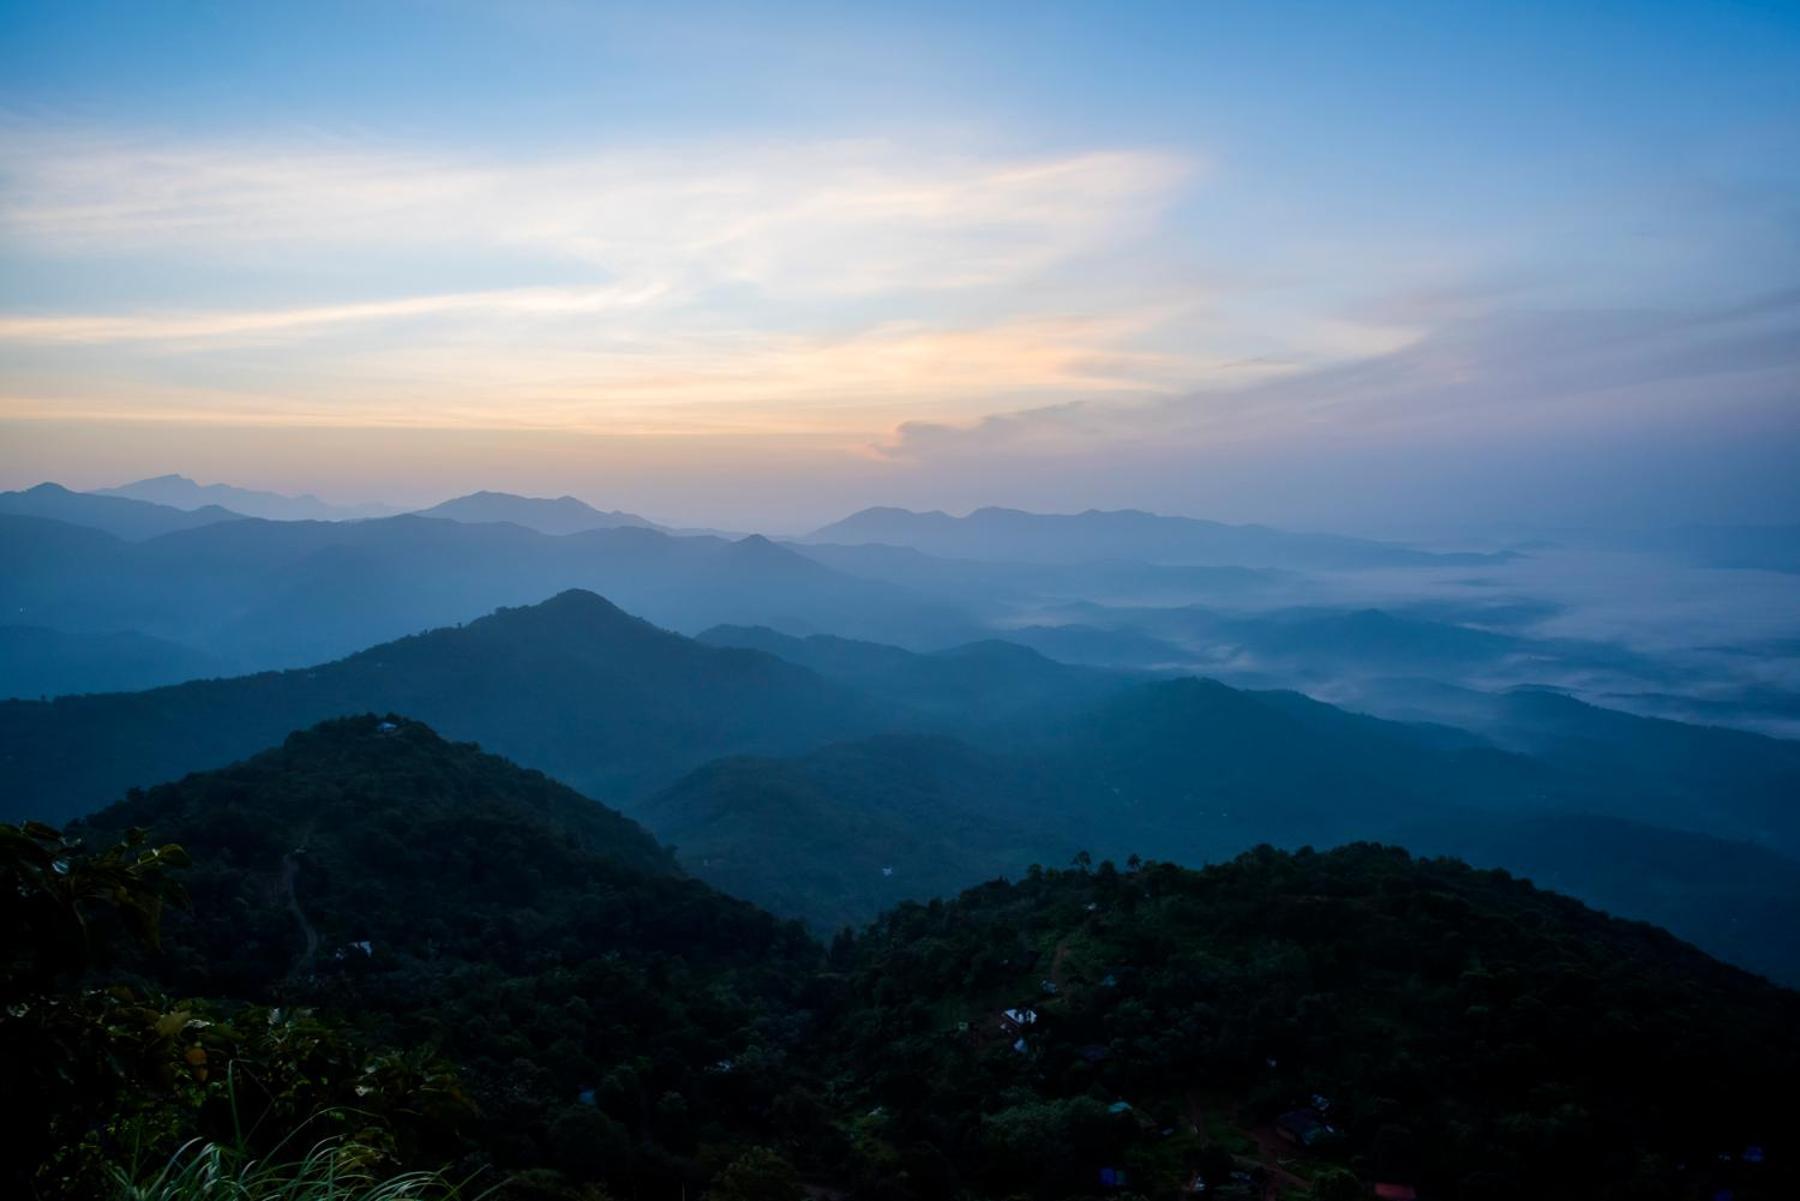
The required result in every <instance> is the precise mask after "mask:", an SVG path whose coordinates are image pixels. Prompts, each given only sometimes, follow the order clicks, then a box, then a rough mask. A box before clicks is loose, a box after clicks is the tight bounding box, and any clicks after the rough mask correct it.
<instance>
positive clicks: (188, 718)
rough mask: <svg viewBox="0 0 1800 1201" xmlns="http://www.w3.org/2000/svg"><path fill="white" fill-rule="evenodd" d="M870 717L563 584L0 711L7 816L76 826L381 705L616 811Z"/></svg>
mask: <svg viewBox="0 0 1800 1201" xmlns="http://www.w3.org/2000/svg"><path fill="white" fill-rule="evenodd" d="M874 707H875V706H874V704H873V702H869V701H865V700H863V699H861V698H858V697H855V696H852V695H851V694H850V693H849V692H848V691H847V690H845V689H843V688H842V687H839V686H837V685H834V684H831V683H828V682H826V681H825V680H822V679H820V678H819V677H818V676H817V675H815V674H813V673H812V672H810V671H808V670H806V669H805V668H803V667H799V666H796V665H794V664H791V663H787V662H784V661H783V660H780V659H777V658H775V657H773V656H771V655H766V654H762V653H760V652H757V651H751V650H740V649H735V648H726V647H711V646H704V645H702V644H700V643H697V642H694V641H693V640H691V639H688V638H683V637H681V636H680V635H678V634H672V633H670V632H669V631H667V630H663V629H659V628H658V627H656V626H654V625H652V624H650V623H649V622H647V621H643V620H641V619H640V618H636V617H633V616H631V615H629V614H627V613H625V612H623V611H622V610H620V609H619V608H617V607H616V606H614V605H612V604H610V603H609V602H607V601H606V600H604V599H602V598H601V597H598V596H596V595H594V594H593V593H591V592H582V591H569V592H564V593H561V594H560V595H557V596H554V597H552V598H551V599H549V600H547V601H544V602H543V603H541V604H537V605H532V606H530V607H527V608H521V609H502V610H500V611H499V612H496V613H494V614H492V615H491V616H488V617H484V618H482V619H481V620H479V621H474V622H470V623H469V624H468V625H466V626H461V627H455V628H445V629H440V630H433V631H431V632H430V633H426V634H419V635H415V636H413V637H410V638H402V639H399V640H398V641H395V642H389V643H384V644H383V645H381V646H377V647H372V648H371V649H369V650H366V651H362V652H360V653H358V654H355V655H351V656H349V657H348V658H345V659H340V660H338V661H336V662H334V663H327V664H324V665H322V666H319V667H312V668H304V669H297V670H294V671H283V672H264V673H262V674H259V675H253V676H241V677H237V678H234V679H226V680H201V681H195V682H193V683H188V684H178V685H174V686H171V687H166V688H157V689H152V690H150V691H148V692H136V693H117V694H107V695H99V696H71V697H62V698H60V699H57V700H54V701H0V770H4V772H5V773H6V774H7V775H8V776H10V780H9V784H10V788H9V791H8V795H7V797H6V799H5V805H6V809H7V812H6V813H5V814H4V816H6V817H9V818H14V819H16V818H20V817H27V818H34V819H37V820H41V821H59V820H63V819H67V818H70V817H74V816H78V815H80V814H82V813H87V812H90V811H92V810H93V809H95V808H96V807H98V806H100V805H102V804H105V803H107V802H108V801H110V800H112V799H113V798H115V797H117V796H118V795H119V794H120V793H122V792H124V790H125V789H126V788H129V787H132V786H134V785H145V784H150V783H154V782H156V781H159V780H166V779H170V778H173V777H175V776H179V775H181V774H183V773H185V772H189V771H194V770H198V769H206V768H214V767H219V766H222V765H224V764H226V763H230V762H232V761H233V760H235V759H238V758H241V757H243V756H245V755H248V754H252V753H254V752H256V751H258V750H260V749H262V748H263V747H266V746H269V745H270V744H272V743H275V742H278V741H280V740H281V739H282V738H283V737H285V736H286V735H287V733H288V732H289V731H290V730H294V729H297V728H300V727H303V726H308V725H311V724H313V723H314V722H317V721H320V720H322V719H325V718H329V717H336V716H341V715H344V714H350V713H366V712H387V711H394V712H400V713H406V714H408V715H410V716H412V717H414V718H417V719H420V720H423V721H427V722H430V723H431V724H432V725H433V726H434V727H436V728H437V729H440V730H442V731H443V732H444V733H445V734H447V735H450V736H452V737H462V738H477V739H479V740H480V741H481V742H482V744H483V745H485V746H487V747H490V748H492V749H493V750H496V751H499V752H501V753H503V754H506V755H507V756H509V757H511V758H513V759H515V760H518V761H520V762H523V763H529V764H530V765H531V766H533V767H536V768H540V769H542V770H544V771H547V772H549V773H551V774H552V775H554V776H556V777H557V778H558V779H560V780H563V781H566V782H567V783H569V784H570V785H572V786H574V787H575V788H578V789H580V790H581V791H582V792H583V793H585V794H587V795H590V796H594V797H597V798H599V799H601V800H606V801H612V802H618V801H620V800H623V799H626V798H629V797H632V796H634V795H637V794H639V793H641V792H643V791H646V790H647V789H649V788H652V787H655V786H658V785H661V784H665V783H668V782H670V781H672V780H675V779H677V778H678V777H679V776H681V775H682V774H683V773H684V772H686V771H689V770H691V769H693V768H695V767H698V766H699V765H700V764H702V763H704V762H706V761H707V760H709V759H712V758H714V757H716V756H719V755H727V754H744V753H753V752H760V753H784V752H788V753H791V752H797V751H801V750H804V749H807V748H809V747H811V746H813V745H816V744H817V743H818V742H820V741H823V740H825V739H829V738H831V737H833V736H842V735H844V734H846V733H851V732H862V731H864V730H866V728H867V727H868V724H869V719H868V716H867V715H868V713H869V712H870V710H871V709H872V708H874Z"/></svg>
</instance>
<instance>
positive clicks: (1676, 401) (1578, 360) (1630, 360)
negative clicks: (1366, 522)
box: [876, 292, 1800, 459]
mask: <svg viewBox="0 0 1800 1201" xmlns="http://www.w3.org/2000/svg"><path fill="white" fill-rule="evenodd" d="M1743 410H1750V411H1754V412H1757V413H1760V414H1761V415H1762V416H1763V418H1764V419H1765V420H1766V421H1769V422H1772V423H1774V425H1775V426H1776V427H1779V428H1780V429H1782V430H1783V431H1784V436H1786V437H1788V438H1795V437H1800V292H1782V293H1777V294H1773V295H1770V296H1766V297H1763V298H1760V299H1758V300H1757V301H1755V302H1752V303H1749V304H1740V305H1731V306H1719V307H1714V308H1707V309H1696V310H1690V311H1673V312H1671V311H1662V312H1656V311H1612V312H1575V311H1571V312H1520V311H1509V312H1499V313H1489V314H1483V315H1480V316H1470V317H1465V318H1462V319H1459V320H1456V321H1452V322H1449V323H1447V324H1445V325H1443V326H1440V327H1438V328H1436V329H1432V330H1430V331H1429V332H1428V333H1427V334H1425V335H1424V336H1421V337H1419V338H1417V339H1415V340H1412V341H1410V342H1408V343H1406V344H1405V345H1403V346H1401V347H1399V348H1398V349H1394V350H1391V351H1389V352H1387V353H1382V354H1369V355H1360V356H1356V357H1354V358H1353V359H1351V360H1349V361H1346V362H1342V363H1334V364H1330V365H1327V366H1322V367H1316V368H1312V369H1308V370H1301V371H1294V372H1287V373H1283V374H1281V375H1279V376H1277V377H1276V378H1271V379H1264V380H1254V381H1251V382H1247V383H1235V384H1232V383H1228V384H1226V386H1216V387H1212V388H1208V389H1204V390H1199V391H1192V392H1188V393H1186V394H1184V395H1181V396H1174V397H1159V398H1155V399H1153V400H1151V401H1148V402H1143V403H1137V402H1132V403H1117V402H1110V403H1109V402H1105V401H1083V402H1076V403H1061V404H1051V405H1045V406H1039V407H1033V408H1029V409H1021V410H1015V411H1004V412H999V413H995V414H991V415H988V416H985V417H983V418H981V419H979V420H977V421H973V422H962V423H956V422H950V423H945V422H932V421H914V422H907V423H903V424H902V425H900V426H899V427H898V428H897V429H896V430H895V432H894V434H893V436H892V437H891V438H889V439H887V440H885V441H883V442H881V443H879V444H878V445H877V447H876V449H877V451H878V452H879V453H881V454H883V455H885V456H888V457H892V458H899V459H910V458H932V457H959V456H993V455H1000V454H1007V455H1027V456H1028V455H1031V454H1033V453H1039V452H1053V451H1057V450H1069V451H1082V452H1092V451H1094V450H1095V449H1096V447H1098V446H1101V445H1111V446H1113V447H1115V448H1123V447H1129V446H1130V445H1132V444H1153V445H1155V446H1156V447H1158V448H1159V449H1166V448H1167V447H1169V446H1171V445H1181V444H1187V445H1191V446H1195V447H1217V446H1220V445H1230V444H1233V443H1240V444H1241V443H1254V442H1257V441H1259V440H1260V441H1267V440H1271V439H1275V440H1281V441H1286V442H1302V441H1309V440H1338V441H1350V440H1357V439H1373V440H1381V439H1384V438H1392V437H1394V436H1396V435H1399V436H1404V435H1406V434H1407V433H1408V432H1415V433H1416V432H1428V431H1430V430H1431V429H1432V428H1433V427H1440V426H1446V425H1448V426H1453V427H1455V428H1458V429H1460V430H1461V431H1462V432H1463V434H1464V435H1465V436H1467V437H1471V438H1479V437H1481V436H1482V433H1483V431H1497V430H1509V431H1530V430H1532V429H1542V430H1545V431H1546V432H1547V433H1548V432H1549V431H1551V430H1554V429H1558V428H1560V429H1563V430H1576V429H1582V428H1600V429H1605V428H1607V427H1608V426H1611V427H1614V428H1624V427H1642V426H1643V425H1645V424H1649V423H1657V422H1671V421H1672V422H1675V423H1680V422H1683V421H1686V422H1694V421H1698V420H1705V419H1707V418H1709V417H1713V418H1722V417H1723V416H1724V415H1725V414H1726V413H1728V412H1732V411H1743Z"/></svg>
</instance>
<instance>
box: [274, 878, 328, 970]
mask: <svg viewBox="0 0 1800 1201" xmlns="http://www.w3.org/2000/svg"><path fill="white" fill-rule="evenodd" d="M305 850H306V844H305V843H301V844H300V845H299V846H298V847H295V848H294V849H293V850H292V851H290V852H289V853H287V854H286V855H283V856H282V857H281V891H282V895H283V896H284V897H285V898H286V900H287V908H288V912H289V913H291V914H293V915H294V920H295V921H297V922H299V923H300V933H301V935H302V936H304V938H305V939H306V948H305V950H303V951H301V952H300V954H299V955H297V956H295V958H294V963H293V966H292V967H290V968H288V974H287V978H288V983H290V984H291V983H293V982H294V981H296V980H299V979H300V978H301V976H302V975H303V974H304V973H305V972H306V970H307V969H308V968H310V967H311V966H312V962H313V959H314V958H315V957H316V956H317V955H318V953H319V932H318V931H317V930H315V929H314V928H313V924H312V919H310V918H308V917H307V916H306V910H304V909H302V908H300V897H299V896H298V894H297V893H296V892H295V891H294V880H295V878H296V877H298V876H299V875H300V861H299V860H298V859H296V858H294V856H295V855H299V854H303V853H304V852H305Z"/></svg>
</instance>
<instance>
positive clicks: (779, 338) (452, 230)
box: [0, 2, 1800, 528]
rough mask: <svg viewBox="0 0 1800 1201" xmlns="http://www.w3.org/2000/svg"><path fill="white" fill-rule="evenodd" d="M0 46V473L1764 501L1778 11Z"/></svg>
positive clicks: (1655, 507)
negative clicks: (167, 473)
mask: <svg viewBox="0 0 1800 1201" xmlns="http://www.w3.org/2000/svg"><path fill="white" fill-rule="evenodd" d="M971 9H974V10H976V11H970V10H971ZM0 22H3V24H0V28H3V30H4V39H3V49H0V483H5V484H9V485H17V484H21V483H29V482H35V480H36V479H39V478H44V477H56V478H62V479H65V480H67V481H68V482H71V483H74V484H95V485H97V484H104V483H114V482H119V481H120V480H122V479H125V478H129V477H134V476H138V475H147V474H154V473H159V472H162V471H169V470H178V471H185V472H187V473H189V474H195V475H199V476H202V477H204V478H222V479H230V480H233V481H235V482H242V483H250V484H258V485H266V486H275V487H286V488H307V489H313V490H319V491H322V492H324V493H326V494H333V495H341V496H346V497H349V496H362V495H369V496H385V497H389V498H392V499H397V500H427V499H433V498H435V497H438V496H441V495H444V494H448V493H451V492H455V491H464V490H469V489H472V488H475V487H506V488H512V489H517V490H524V491H532V492H560V491H573V492H576V493H577V494H580V495H584V496H587V497H588V498H589V499H592V500H594V501H596V502H597V503H603V504H605V505H607V506H609V507H610V506H612V505H618V504H624V505H627V506H628V507H637V508H640V509H644V510H647V511H653V512H654V513H655V514H656V515H659V516H665V517H669V518H675V519H683V520H696V521H698V520H709V521H724V520H725V518H726V516H727V515H729V514H732V513H735V514H738V515H740V517H741V518H748V519H751V520H754V521H757V522H760V523H763V524H767V525H770V526H783V525H787V526H792V525H803V524H806V523H807V522H808V521H811V520H813V519H814V518H821V519H822V518H824V517H828V516H831V515H833V514H834V513H835V512H837V511H839V510H841V509H843V508H846V507H855V506H857V505H860V504H864V503H904V504H911V505H915V506H928V507H940V506H941V507H948V508H965V507H969V506H971V505H975V504H982V503H1014V504H1021V505H1029V506H1034V507H1055V508H1077V507H1085V506H1087V505H1090V504H1097V505H1122V504H1132V505H1138V506H1142V507H1148V508H1157V509H1162V510H1167V511H1186V512H1195V513H1201V514H1206V515H1216V516H1221V517H1227V518H1233V519H1267V520H1275V521H1285V522H1288V523H1291V524H1297V523H1307V524H1315V525H1316V524H1326V525H1335V526H1339V527H1358V528H1376V527H1383V526H1391V525H1394V524H1396V523H1400V522H1403V521H1407V520H1410V519H1412V518H1415V517H1416V516H1417V514H1418V513H1419V510H1420V506H1421V505H1422V504H1430V505H1432V506H1434V507H1435V508H1437V509H1438V510H1440V511H1441V514H1442V517H1443V519H1444V520H1445V521H1446V522H1447V523H1448V522H1461V521H1468V522H1479V523H1487V524H1507V523H1532V522H1537V523H1573V524H1580V523H1582V522H1584V521H1587V520H1595V521H1606V522H1617V523H1634V522H1662V521H1680V520H1692V521H1716V520H1796V519H1800V485H1796V484H1795V483H1794V482H1793V480H1792V479H1791V478H1790V477H1792V476H1793V475H1794V474H1795V473H1794V472H1793V471H1792V463H1793V461H1794V459H1795V458H1796V457H1797V456H1796V451H1800V382H1797V381H1800V349H1797V347H1800V300H1797V299H1796V295H1797V291H1796V290H1797V289H1800V6H1796V5H1791V4H1789V5H1775V4H1718V3H1708V4H1699V3H1693V4H1653V3H1637V4H1619V5H1606V4H1584V5H1569V4H1562V5H1531V4H1517V3H1511V4H1504V5H1501V4H1491V5H1475V4H1457V5H1444V4H1409V5H1397V4H1383V5H1376V4H1356V3H1335V4H1281V5H1270V4H1206V3H1187V4H1171V5H1157V4H1135V5H1134V4H1111V5H1058V4H1046V3H1037V4H1029V5H1005V4H994V5H983V6H968V5H936V4H909V5H855V6H851V5H758V6H750V5H717V6H713V5H670V4H663V5H642V6H619V5H588V4H572V3H529V2H526V3H512V4H474V3H394V4H368V3H364V4H329V3H311V4H304V5H290V6H284V5H279V4H263V5H228V4H153V3H136V4H116V5H89V4H79V3H76V4H31V5H20V4H4V5H0ZM1527 481H1529V482H1527Z"/></svg>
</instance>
